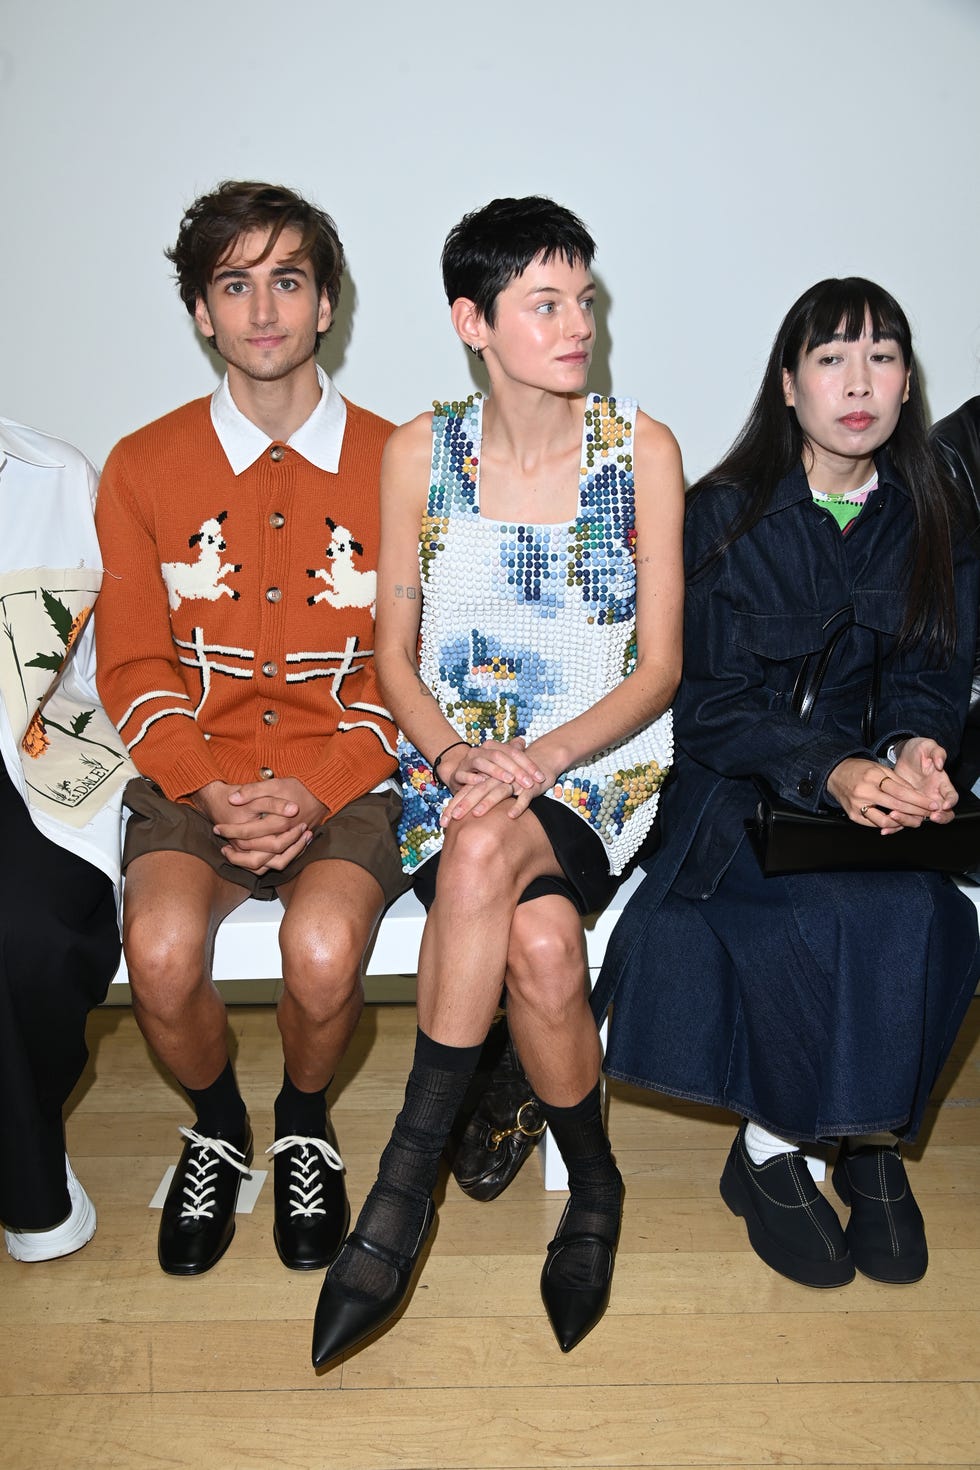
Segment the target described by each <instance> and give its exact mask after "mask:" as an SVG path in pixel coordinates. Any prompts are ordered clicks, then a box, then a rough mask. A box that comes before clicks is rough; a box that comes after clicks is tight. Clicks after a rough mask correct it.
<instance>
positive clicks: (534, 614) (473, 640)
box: [398, 393, 673, 874]
mask: <svg viewBox="0 0 980 1470" xmlns="http://www.w3.org/2000/svg"><path fill="white" fill-rule="evenodd" d="M635 413H636V403H635V402H634V401H633V400H632V399H625V398H620V399H614V398H601V397H600V396H599V395H598V394H590V395H589V398H588V401H587V403H586V410H585V422H584V426H583V433H582V469H581V473H580V477H579V487H578V512H577V515H576V517H575V519H574V521H571V522H566V521H563V522H561V523H560V524H557V525H538V524H528V525H519V524H515V523H512V522H508V521H501V520H492V519H488V518H486V517H484V516H482V515H481V513H480V500H479V489H480V477H479V464H480V437H481V430H482V423H483V398H482V395H481V394H479V393H477V394H471V395H470V397H469V398H467V399H466V400H464V401H463V402H458V403H442V404H436V405H435V412H434V414H433V416H432V436H433V438H432V471H431V477H430V482H429V483H430V489H429V496H428V502H427V505H426V509H425V513H424V515H423V517H422V527H421V533H420V537H419V567H420V571H421V582H422V619H421V630H420V649H419V672H420V674H421V677H422V680H423V682H424V683H425V685H426V686H427V687H428V688H429V689H430V690H431V691H432V693H433V695H434V696H435V698H436V699H437V700H438V702H439V707H440V709H441V710H442V712H443V714H444V715H445V716H446V718H447V720H448V721H449V722H450V724H451V725H452V726H453V728H454V729H455V730H456V731H457V732H458V733H459V737H460V739H462V740H467V741H469V743H470V744H473V745H476V744H479V743H480V742H481V741H483V740H511V739H513V738H514V737H515V736H517V735H522V736H524V738H525V739H526V740H527V742H528V744H530V742H531V741H532V740H535V739H537V738H538V737H539V736H540V735H544V734H546V733H547V732H548V731H550V730H553V729H555V728H556V727H557V726H558V725H563V724H566V723H567V722H568V721H569V720H571V719H574V718H575V716H577V715H579V714H581V713H582V712H583V711H584V710H587V709H589V708H591V706H592V705H594V704H595V703H596V702H597V700H599V699H601V697H602V696H603V695H604V694H607V693H608V692H609V691H610V690H611V689H613V688H615V687H616V685H617V684H620V683H621V682H622V680H623V679H624V678H625V677H626V676H627V674H629V673H631V672H632V670H633V669H634V667H635V665H636V568H635V565H634V557H633V547H634V543H635V540H636V532H635V515H634V501H633V421H634V417H635ZM672 755H673V726H672V721H671V714H670V711H669V710H668V711H667V712H666V713H665V714H663V715H661V716H660V718H659V719H657V720H655V721H653V722H652V723H651V724H649V725H647V726H645V727H644V728H643V729H642V730H640V731H638V732H637V733H636V734H635V735H632V736H630V737H629V738H628V739H627V740H623V741H621V742H620V743H619V744H617V745H615V746H612V747H610V748H609V749H607V750H604V751H601V752H600V753H599V754H598V755H596V756H594V757H593V758H592V759H591V760H590V761H588V762H586V763H585V764H583V765H581V766H577V767H576V768H575V769H574V770H570V771H565V772H563V773H562V774H561V775H560V776H559V777H558V779H557V781H556V782H555V785H554V786H553V788H552V789H551V791H549V792H548V793H547V795H548V796H549V797H550V798H551V799H552V800H554V801H560V802H563V803H564V804H565V805H566V806H568V807H569V808H570V809H571V810H572V811H573V812H575V813H576V814H577V815H578V816H580V817H581V818H582V819H583V821H586V822H588V824H589V826H590V827H592V829H593V831H594V832H595V833H596V834H597V835H598V837H599V838H600V839H601V841H602V843H603V846H604V847H605V850H606V855H607V858H608V861H609V870H610V872H611V873H613V874H618V873H621V872H622V871H623V869H624V868H625V866H626V864H627V863H628V862H629V860H630V858H631V857H633V855H634V854H635V853H636V851H637V849H638V848H639V846H640V844H641V843H642V841H643V839H644V838H645V837H646V835H647V833H648V832H649V830H650V827H651V826H652V824H653V819H654V816H655V815H656V810H657V801H658V798H659V791H660V787H661V785H662V784H663V781H664V778H665V776H666V774H667V771H668V769H669V767H670V762H671V759H672ZM398 756H399V766H400V771H401V779H402V798H403V810H402V819H401V825H400V828H399V840H400V844H401V853H402V865H403V867H404V868H405V869H406V871H408V872H410V873H411V872H414V871H415V869H417V868H418V867H419V866H420V865H421V864H422V863H424V862H425V861H426V860H427V859H428V858H430V857H432V856H433V855H434V854H435V853H437V852H438V851H439V849H440V847H441V846H442V831H441V829H440V827H439V816H440V813H441V811H442V808H443V806H444V805H445V803H446V802H447V801H448V800H449V799H450V793H449V791H448V789H447V788H446V787H445V786H443V785H442V784H441V783H440V782H439V781H437V780H436V779H435V778H434V777H433V775H432V769H431V767H430V765H429V763H428V762H427V761H426V760H425V759H424V757H423V756H422V755H421V754H420V753H419V751H417V750H416V749H415V747H414V746H413V745H412V744H411V743H410V742H408V741H407V740H405V738H404V737H402V739H401V740H400V742H399V750H398Z"/></svg>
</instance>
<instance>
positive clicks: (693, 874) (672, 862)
mask: <svg viewBox="0 0 980 1470" xmlns="http://www.w3.org/2000/svg"><path fill="white" fill-rule="evenodd" d="M876 460H877V467H878V474H879V484H878V488H877V489H876V490H875V491H874V492H873V494H872V495H871V496H870V497H869V499H868V500H867V502H866V503H865V506H864V507H863V509H862V510H861V513H860V515H859V516H858V517H857V518H856V519H855V520H854V521H853V522H852V523H851V525H850V527H849V529H848V532H847V534H846V535H842V534H841V531H840V528H839V527H838V525H837V523H836V522H835V521H834V520H833V518H832V517H831V515H830V514H829V512H827V511H825V510H823V509H821V508H820V506H819V505H817V504H816V503H815V502H814V501H813V498H812V496H811V493H810V489H809V486H808V483H807V479H806V476H805V473H804V471H803V467H802V465H801V466H799V467H797V468H796V469H795V470H794V471H793V472H792V473H791V474H789V475H788V476H787V477H786V478H785V479H784V480H783V481H781V483H780V484H779V486H778V487H777V489H776V492H775V494H774V496H773V499H772V501H771V504H770V507H769V509H768V511H767V513H766V515H765V516H763V518H762V519H761V521H760V522H759V523H758V524H757V525H756V526H755V527H753V528H752V530H751V531H749V532H748V533H746V534H745V535H744V536H742V537H741V538H740V539H739V540H738V541H737V542H736V543H735V544H734V546H732V547H731V548H729V550H728V551H727V552H726V553H725V554H724V555H723V556H721V557H720V558H717V559H716V560H715V561H714V562H713V563H711V564H710V565H709V567H708V569H707V570H706V571H702V572H701V574H700V575H699V574H698V573H697V569H698V568H699V567H701V566H702V564H703V562H704V560H705V558H706V556H707V554H708V553H709V551H710V550H711V548H712V547H714V546H715V545H716V544H717V542H718V540H719V539H720V537H721V536H722V534H723V533H724V531H725V530H726V529H727V527H728V526H729V525H730V524H731V522H732V520H733V519H734V517H735V515H736V514H737V511H738V509H739V505H740V501H739V497H738V494H737V492H736V491H734V490H732V489H728V488H725V487H722V488H719V489H714V490H708V491H705V492H702V493H701V494H700V495H699V496H698V497H697V498H696V499H695V500H694V501H693V502H692V504H691V505H690V507H689V510H688V516H687V523H686V527H685V561H686V566H687V575H688V590H687V597H686V604H685V631H684V673H683V678H682V681H681V686H680V689H679V692H678V695H677V699H676V701H675V704H674V731H675V743H676V750H677V755H676V760H675V765H674V769H673V771H672V773H671V775H670V778H669V780H668V782H667V785H666V787H665V789H664V792H663V796H662V799H661V809H660V822H661V833H662V841H661V846H660V849H659V850H658V852H657V854H656V856H655V857H653V858H652V859H651V860H650V861H649V863H647V864H645V866H646V868H647V873H648V877H647V879H646V881H645V883H644V884H643V885H642V887H641V888H640V889H639V890H638V891H637V893H636V894H635V895H634V897H633V899H632V901H631V902H630V904H629V905H628V906H627V908H626V910H625V912H624V914H623V917H622V919H621V921H620V923H619V925H618V927H617V929H616V931H615V933H614V934H613V936H612V939H611V941H610V944H609V946H608V949H607V953H606V961H605V964H604V966H603V969H602V973H601V975H600V978H599V981H598V984H597V987H596V992H595V995H594V1005H595V1008H596V1011H597V1013H599V1014H601V1013H603V1012H604V1011H605V1009H606V1008H607V1006H608V1005H609V1003H610V1001H611V1000H612V999H613V998H615V1001H616V1004H615V1009H614V1015H613V1021H612V1027H611V1035H610V1043H609V1049H608V1053H607V1064H606V1070H607V1071H608V1072H610V1074H611V1075H614V1076H621V1077H625V1078H628V1080H630V1081H633V1082H639V1083H643V1084H645V1085H649V1086H653V1087H661V1088H662V1090H665V1091H672V1092H676V1093H681V1094H682V1095H685V1096H689V1097H696V1098H700V1099H703V1100H705V1101H713V1102H725V1103H726V1104H727V1105H732V1106H734V1105H735V1104H734V1102H733V1101H732V1100H731V1099H730V1098H729V1097H727V1095H726V1093H725V1089H724V1086H722V1085H718V1084H716V1082H715V1081H714V1080H712V1079H710V1078H701V1077H697V1076H692V1077H691V1079H690V1082H689V1084H685V1085H683V1086H681V1085H677V1084H676V1082H675V1083H673V1084H672V1085H669V1086H666V1087H664V1086H663V1085H662V1079H660V1078H658V1075H657V1074H656V1067H655V1065H654V1068H653V1069H651V1068H650V1067H649V1066H648V1065H647V1062H646V1057H647V1054H648V1053H649V1052H651V1051H656V1050H658V1048H662V1047H670V1046H673V1044H674V1043H673V1042H671V1041H670V1040H669V1039H668V1040H667V1041H664V1040H663V1038H662V1036H661V1035H660V1034H659V1032H660V1027H661V1023H662V1020H663V1017H662V1016H661V1015H660V1014H659V1013H658V987H660V986H661V985H665V986H668V987H669V986H670V985H671V984H673V985H674V986H675V988H677V989H678V990H679V991H682V989H683V985H684V980H685V977H684V976H683V975H674V976H671V975H669V974H666V973H665V969H664V963H663V962H662V956H661V955H660V954H658V953H657V950H658V949H659V948H660V947H661V944H660V941H661V940H662V937H663V936H662V934H660V935H657V929H656V924H655V923H653V922H652V921H653V916H654V915H655V914H656V913H657V910H658V909H659V908H660V906H661V905H662V904H663V902H664V900H665V898H666V896H667V895H668V894H672V895H679V896H680V897H682V898H684V899H688V900H704V901H707V904H708V905H709V906H710V900H711V897H712V895H714V894H715V892H716V890H717V889H718V887H719V884H720V883H722V880H723V878H724V875H725V874H726V872H727V870H728V869H729V865H730V864H732V862H733V859H734V858H735V855H736V853H737V852H738V851H739V849H740V847H741V845H742V843H743V840H744V832H745V829H744V823H745V819H746V818H747V817H749V816H750V815H751V814H752V812H753V810H754V808H755V805H756V802H757V799H758V794H757V791H756V788H755V786H754V784H753V782H752V780H751V778H752V776H753V775H761V776H763V777H765V779H766V780H767V781H768V782H769V783H770V785H771V786H773V787H774V788H775V789H776V790H777V791H778V792H779V793H780V794H781V795H782V796H783V797H785V798H786V799H787V800H789V801H792V802H794V803H795V804H796V805H799V806H802V807H804V808H807V809H811V810H816V809H817V808H818V807H820V806H821V805H822V804H830V805H833V804H834V803H833V800H832V798H830V797H829V795H828V794H827V792H826V790H825V787H826V781H827V777H828V775H829V774H830V772H831V771H832V770H833V768H834V767H835V766H836V765H837V764H838V763H839V762H840V761H841V760H843V759H844V758H845V757H847V756H852V755H863V756H869V757H876V756H881V755H883V753H884V752H885V751H886V750H887V748H888V747H889V745H891V744H892V743H893V742H894V741H896V740H898V739H900V738H902V737H904V736H908V735H913V734H919V735H930V736H932V737H933V738H935V739H936V740H938V741H939V743H940V744H941V745H943V746H944V747H945V748H946V750H947V752H948V753H949V754H950V756H952V755H953V754H954V753H955V751H956V749H957V747H958V745H959V740H960V735H961V732H962V728H963V723H964V720H965V717H966V711H967V704H968V700H969V694H970V680H971V673H972V668H973V652H974V648H975V645H976V631H977V610H978V600H980V565H978V562H977V560H976V558H975V556H974V554H973V553H972V551H970V550H969V548H968V547H967V546H966V545H964V546H963V547H962V548H960V549H959V550H958V551H957V555H956V611H957V640H956V649H955V653H954V656H953V658H952V660H951V662H950V663H949V665H948V666H947V667H945V668H936V667H934V666H931V665H930V664H929V661H928V660H927V659H926V657H925V656H924V654H923V653H922V651H921V650H913V651H912V652H911V653H909V652H905V653H901V652H898V651H897V644H898V636H899V633H900V629H901V625H902V619H903V615H904V612H905V604H906V587H907V581H908V558H909V548H910V545H911V540H912V535H913V530H914V517H913V506H912V502H911V498H910V496H909V494H908V492H907V490H906V489H905V487H904V486H903V485H902V484H901V482H900V481H899V480H898V478H897V477H896V475H895V474H894V472H893V471H892V469H891V466H890V464H889V460H888V455H887V452H886V451H881V452H879V455H878V456H876ZM851 617H853V620H854V624H855V626H854V627H852V628H850V629H849V630H848V632H846V633H845V634H844V635H843V637H842V639H841V641H840V644H839V645H838V648H837V651H836V653H835V655H834V658H833V660H832V662H831V664H830V667H829V669H828V672H827V676H826V679H825V682H824V686H823V689H822V691H821V695H820V698H819V700H818V702H817V705H816V708H815V710H814V714H813V717H812V720H811V722H810V724H809V725H804V724H803V723H802V722H801V721H800V719H799V717H798V716H797V715H796V714H795V713H794V712H793V711H792V709H791V707H790V701H791V697H792V692H793V686H794V683H795V681H796V678H797V675H798V673H799V670H800V667H801V664H802V662H803V660H804V658H805V657H806V655H808V654H812V653H815V652H817V651H819V650H820V649H822V648H823V647H824V645H825V643H826V641H827V638H828V635H829V633H830V632H832V631H833V629H834V628H835V627H836V626H838V623H839V621H840V620H842V619H847V618H851ZM875 631H877V632H878V633H879V634H880V635H881V638H882V644H883V651H884V655H885V657H884V666H883V671H882V680H881V694H880V703H879V717H878V722H877V727H876V731H875V737H874V744H873V746H872V747H871V748H870V749H869V748H867V747H866V746H865V744H864V741H863V739H862V735H861V715H862V712H863V708H864V702H865V698H866V694H867V689H868V682H869V676H870V670H871V659H872V651H873V644H874V633H875ZM883 840H885V841H888V840H901V839H900V838H899V839H887V838H886V839H883ZM744 861H745V857H744V852H743V855H742V857H741V858H740V862H744ZM839 876H840V875H823V874H821V875H806V877H805V878H797V879H795V880H785V879H767V880H765V887H764V891H765V892H768V893H769V894H772V895H775V894H776V893H777V891H780V892H782V891H787V890H785V889H784V888H781V887H780V885H785V884H786V883H787V882H789V883H790V884H792V883H793V882H795V883H796V884H797V885H799V884H803V883H805V884H807V885H809V887H808V891H809V892H813V891H814V890H815V887H819V883H820V880H822V879H824V878H830V879H833V878H838V877H839ZM882 878H887V879H888V880H893V881H897V882H899V883H902V882H904V883H905V884H906V886H907V887H908V886H909V880H911V886H915V885H917V884H919V883H920V879H924V880H925V879H927V880H928V882H929V884H931V885H932V888H933V889H935V891H936V892H938V890H939V886H940V885H942V886H943V887H945V889H947V890H950V892H949V897H950V899H951V900H952V902H953V903H955V902H956V900H957V899H960V900H961V902H962V903H963V904H965V910H969V911H970V913H969V914H966V913H965V911H962V913H961V917H962V918H963V924H962V925H961V926H960V927H959V934H960V938H961V939H962V944H961V945H959V947H958V948H957V956H958V963H957V968H958V969H963V968H964V967H966V968H969V966H970V965H975V963H976V923H975V919H974V918H973V916H972V906H971V905H969V904H967V903H966V901H965V900H962V899H961V896H960V895H957V894H956V893H955V890H952V888H951V885H949V884H948V883H945V882H944V880H942V879H938V878H935V882H934V883H933V878H934V875H918V874H912V875H899V874H888V875H883V874H877V875H872V874H868V875H865V874H850V875H848V878H847V882H848V885H849V886H848V888H847V893H848V895H851V894H853V899H854V904H853V907H854V912H855V915H858V914H860V911H861V906H862V902H867V901H868V900H869V899H871V897H872V891H871V890H872V888H873V886H874V885H873V882H872V880H874V879H882ZM869 884H870V885H871V887H869V886H868V885H869ZM920 886H921V884H920ZM760 891H762V890H760ZM795 891H796V892H797V893H799V892H800V890H799V889H798V888H797V889H796V890H795ZM862 895H863V897H862ZM944 901H945V900H944ZM913 907H914V905H913ZM911 911H912V910H911V909H910V914H911ZM754 922H758V913H756V915H755V916H754ZM861 923H862V927H863V929H864V931H865V932H866V933H872V934H873V932H874V919H873V918H871V917H870V916H869V915H868V914H867V913H866V912H865V913H864V915H863V918H862V919H861ZM954 927H955V926H954ZM654 936H657V937H656V940H655V942H654V943H653V944H652V943H651V940H653V939H654ZM774 943H778V941H777V940H774ZM964 946H965V947H966V948H969V951H970V952H969V953H966V949H965V948H964ZM961 950H962V951H963V952H962V953H961V952H960V951H961ZM668 965H669V962H668ZM957 995H959V990H957ZM692 1001H693V1002H694V1004H695V1005H697V1004H698V1002H697V999H696V996H695V993H694V992H692ZM821 1004H822V1002H821ZM957 1004H959V1002H958V1001H957ZM680 1014H681V1012H680V1009H679V1007H677V1006H675V1007H674V1009H673V1010H672V1011H671V1016H672V1018H673V1019H672V1021H671V1022H670V1024H676V1021H677V1017H678V1016H679V1015H680ZM704 1024H705V1022H704V1018H703V1016H695V1015H692V1016H691V1019H690V1025H691V1026H692V1027H695V1026H703V1025H704ZM799 1024H800V1025H801V1026H805V1025H807V1024H809V1022H808V1021H807V1019H806V1018H799ZM654 1033H657V1041H656V1044H655V1045H654V1044H653V1042H652V1039H651V1038H652V1037H653V1035H654ZM677 1043H678V1045H682V1043H683V1038H680V1037H678V1038H677ZM944 1045H945V1044H944ZM720 1046H721V1044H720V1043H719V1052H720ZM937 1055H938V1054H937ZM770 1121H773V1120H771V1119H770ZM775 1121H776V1122H778V1121H779V1120H778V1119H777V1120H775Z"/></svg>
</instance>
